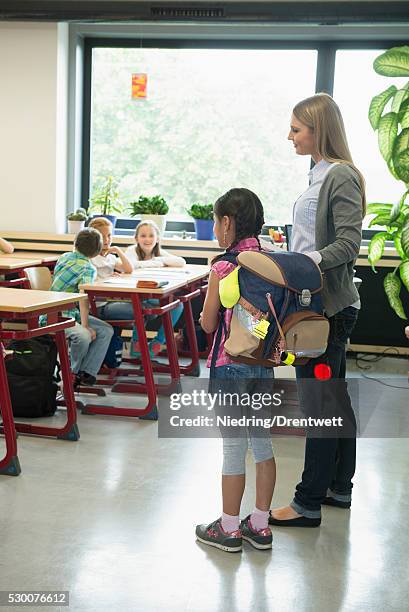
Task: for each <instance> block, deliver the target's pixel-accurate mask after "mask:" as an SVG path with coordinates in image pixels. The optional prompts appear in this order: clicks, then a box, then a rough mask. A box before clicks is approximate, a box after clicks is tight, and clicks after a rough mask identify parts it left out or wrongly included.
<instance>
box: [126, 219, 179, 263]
mask: <svg viewBox="0 0 409 612" xmlns="http://www.w3.org/2000/svg"><path fill="white" fill-rule="evenodd" d="M159 235H160V234H159V228H158V226H157V225H156V223H154V222H153V221H141V223H138V225H137V226H136V229H135V242H136V244H132V245H131V246H129V247H128V248H127V249H126V251H125V255H126V257H127V258H128V259H129V261H130V262H131V264H132V266H133V268H134V269H137V268H162V267H164V266H172V267H175V268H181V267H183V266H184V265H185V263H186V261H185V260H184V259H183V257H177V256H176V255H171V254H170V253H167V252H166V251H164V250H163V249H162V248H161V247H160V243H159Z"/></svg>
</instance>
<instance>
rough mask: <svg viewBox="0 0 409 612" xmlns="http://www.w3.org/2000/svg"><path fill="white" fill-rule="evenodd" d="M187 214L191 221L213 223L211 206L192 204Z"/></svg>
mask: <svg viewBox="0 0 409 612" xmlns="http://www.w3.org/2000/svg"><path fill="white" fill-rule="evenodd" d="M187 212H188V214H189V215H190V216H191V217H193V219H207V220H209V221H210V220H211V221H213V204H192V206H191V207H190V208H189V209H187Z"/></svg>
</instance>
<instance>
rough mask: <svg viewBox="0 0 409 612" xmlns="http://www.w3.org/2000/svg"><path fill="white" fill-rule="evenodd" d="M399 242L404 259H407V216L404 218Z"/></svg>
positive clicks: (408, 230) (408, 237) (408, 250)
mask: <svg viewBox="0 0 409 612" xmlns="http://www.w3.org/2000/svg"><path fill="white" fill-rule="evenodd" d="M400 240H401V243H402V249H403V252H404V253H405V255H406V257H409V216H408V217H406V219H405V222H404V224H403V227H402V235H401V239H400Z"/></svg>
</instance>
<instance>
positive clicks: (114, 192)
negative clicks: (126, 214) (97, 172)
mask: <svg viewBox="0 0 409 612" xmlns="http://www.w3.org/2000/svg"><path fill="white" fill-rule="evenodd" d="M122 210H123V205H122V202H121V200H120V198H119V192H118V181H117V180H116V179H115V178H114V177H113V176H107V177H105V178H100V179H99V181H98V183H97V185H96V187H95V189H94V192H93V194H92V197H91V198H90V206H89V208H88V212H90V213H94V214H93V216H94V217H106V218H107V219H109V220H110V221H111V223H112V226H113V227H115V223H116V216H115V215H113V214H112V213H120V212H122Z"/></svg>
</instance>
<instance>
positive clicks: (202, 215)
mask: <svg viewBox="0 0 409 612" xmlns="http://www.w3.org/2000/svg"><path fill="white" fill-rule="evenodd" d="M187 212H188V213H189V215H190V216H191V217H193V219H194V220H195V231H196V239H197V240H213V238H214V236H213V204H192V206H191V208H190V209H189V210H188V211H187Z"/></svg>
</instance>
